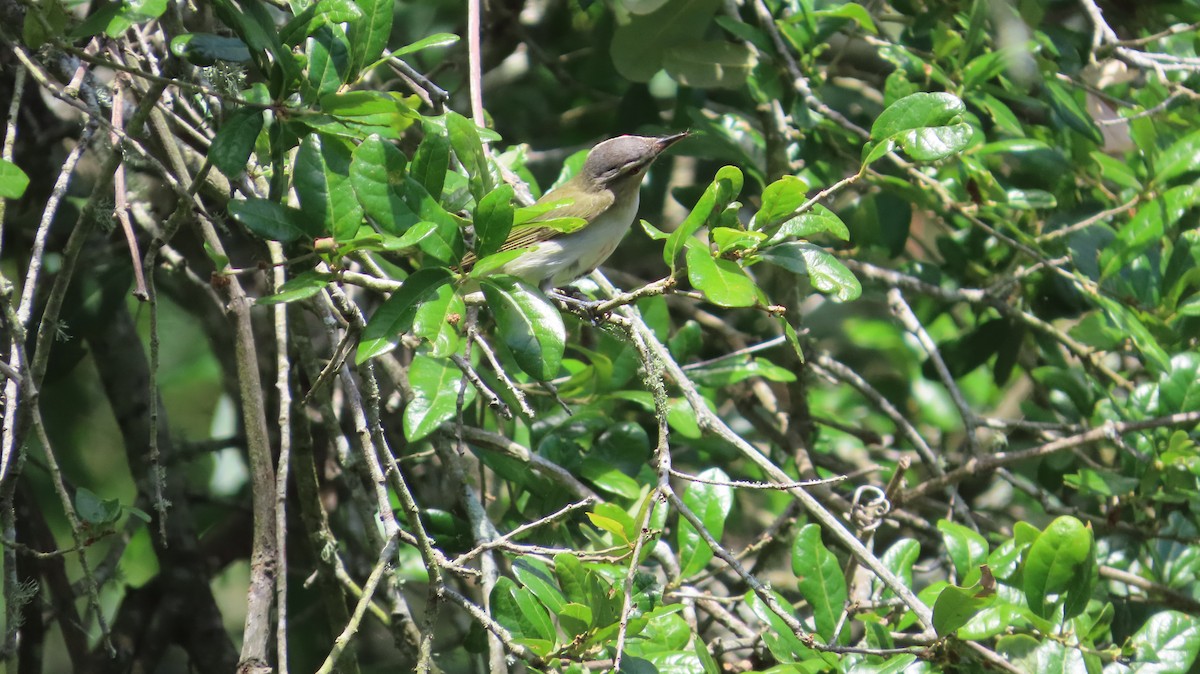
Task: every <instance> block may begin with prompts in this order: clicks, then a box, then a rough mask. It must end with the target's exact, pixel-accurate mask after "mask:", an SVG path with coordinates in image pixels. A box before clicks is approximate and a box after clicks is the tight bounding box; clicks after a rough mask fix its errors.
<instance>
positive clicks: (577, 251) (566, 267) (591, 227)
mask: <svg viewBox="0 0 1200 674" xmlns="http://www.w3.org/2000/svg"><path fill="white" fill-rule="evenodd" d="M687 135H688V134H687V132H683V133H676V134H671V135H667V136H632V135H626V136H617V137H616V138H609V139H608V140H605V141H603V142H601V143H599V144H597V145H596V146H595V147H593V148H592V149H591V151H590V152H588V155H587V158H586V159H585V160H584V162H583V167H582V168H581V169H580V171H579V173H578V174H576V175H575V177H573V178H571V179H570V180H568V181H567V182H565V183H563V184H562V185H560V186H559V187H557V188H555V189H553V190H550V191H549V192H547V193H546V194H544V195H542V198H540V199H538V200H537V203H536V204H535V206H536V205H537V204H550V203H555V202H564V203H562V204H561V205H559V206H556V207H554V208H552V209H550V210H549V211H547V212H546V213H544V214H541V215H539V216H537V217H536V218H534V219H533V220H531V221H530V222H528V223H524V224H522V225H518V226H516V227H513V229H512V231H511V232H510V233H509V235H508V238H507V239H506V240H505V241H504V243H503V244H502V245H501V246H500V249H499V250H498V251H497V252H505V251H511V250H517V249H520V248H527V249H528V250H526V251H525V253H524V254H522V255H520V256H519V257H517V258H516V259H514V260H511V261H509V262H507V263H505V264H504V265H502V266H500V267H498V268H497V269H496V270H494V271H493V272H492V273H496V274H511V275H513V276H516V277H518V278H520V279H521V280H523V281H525V282H526V283H528V284H530V285H533V286H537V287H539V288H541V289H542V290H549V289H552V288H562V287H564V286H566V285H567V284H569V283H571V282H572V281H574V280H575V279H578V278H579V277H581V276H585V275H587V274H589V273H591V272H592V271H593V270H595V269H596V267H599V266H600V265H601V264H603V263H604V261H605V260H607V259H608V258H609V256H611V255H612V254H613V251H614V250H616V248H617V244H619V243H621V239H623V238H624V237H625V233H626V232H628V231H629V228H630V226H631V225H632V224H633V221H634V218H636V217H637V211H638V204H639V201H640V196H639V188H640V187H641V184H642V178H643V177H645V175H646V170H647V169H649V168H650V165H651V164H653V163H654V160H655V159H657V158H658V156H659V155H660V154H662V153H663V151H664V150H666V149H667V148H668V147H671V146H672V145H674V144H675V143H677V142H679V141H680V140H682V139H684V138H686V137H687ZM559 218H580V219H582V220H583V221H584V224H583V225H582V226H580V227H579V228H577V229H574V230H571V231H563V230H561V229H558V228H554V227H549V226H545V225H539V224H538V223H539V222H545V221H547V220H551V219H559ZM475 262H477V258H476V256H475V254H474V253H468V254H467V255H466V256H464V257H463V259H462V261H461V262H460V263H459V270H460V271H462V272H464V273H465V272H468V271H470V269H471V267H472V266H474V264H475Z"/></svg>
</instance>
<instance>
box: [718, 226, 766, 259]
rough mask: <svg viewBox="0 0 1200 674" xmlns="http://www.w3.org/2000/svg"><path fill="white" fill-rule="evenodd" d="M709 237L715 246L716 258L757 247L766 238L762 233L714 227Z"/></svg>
mask: <svg viewBox="0 0 1200 674" xmlns="http://www.w3.org/2000/svg"><path fill="white" fill-rule="evenodd" d="M709 236H710V237H711V238H712V241H713V243H715V244H717V257H723V256H725V255H726V254H727V253H730V252H733V251H745V250H750V249H753V248H756V247H758V244H759V243H761V242H762V241H763V240H765V239H766V238H767V235H766V234H763V233H762V232H754V231H746V230H744V229H734V228H733V227H714V228H713V230H712V231H711V232H709Z"/></svg>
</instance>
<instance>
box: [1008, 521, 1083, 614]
mask: <svg viewBox="0 0 1200 674" xmlns="http://www.w3.org/2000/svg"><path fill="white" fill-rule="evenodd" d="M1093 545H1094V544H1093V541H1092V531H1091V529H1090V528H1088V527H1086V526H1084V525H1083V523H1081V522H1080V521H1079V520H1077V519H1075V518H1073V517H1068V516H1063V517H1059V518H1058V519H1056V520H1054V521H1053V522H1051V523H1050V526H1048V527H1046V530H1045V531H1043V532H1042V534H1041V535H1040V536H1038V538H1037V540H1036V541H1034V542H1033V545H1032V546H1030V548H1029V555H1028V557H1027V558H1026V560H1025V566H1024V573H1023V576H1024V589H1025V596H1026V598H1027V599H1028V602H1029V608H1031V609H1033V612H1034V613H1035V614H1036V615H1038V616H1041V617H1043V618H1048V619H1049V618H1052V615H1053V611H1054V608H1055V607H1056V606H1059V605H1062V604H1063V603H1064V601H1065V602H1067V603H1069V604H1071V605H1074V606H1078V605H1079V604H1086V600H1087V597H1088V596H1089V595H1090V591H1091V582H1090V581H1091V578H1092V574H1093V573H1094V572H1095V569H1094V568H1093V567H1094V565H1095V550H1094V549H1093ZM1081 595H1082V596H1081ZM1078 607H1079V608H1080V609H1081V608H1082V607H1081V606H1078ZM1076 613H1078V612H1077V611H1076V612H1075V613H1072V612H1071V611H1070V610H1069V607H1068V613H1067V615H1066V617H1067V618H1070V617H1071V616H1072V615H1074V614H1076Z"/></svg>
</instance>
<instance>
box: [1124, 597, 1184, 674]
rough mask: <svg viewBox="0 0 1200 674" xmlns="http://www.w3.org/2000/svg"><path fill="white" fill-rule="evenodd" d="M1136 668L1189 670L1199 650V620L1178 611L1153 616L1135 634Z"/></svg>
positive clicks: (1174, 670)
mask: <svg viewBox="0 0 1200 674" xmlns="http://www.w3.org/2000/svg"><path fill="white" fill-rule="evenodd" d="M1130 643H1131V645H1132V646H1133V647H1134V648H1135V649H1136V653H1137V655H1136V659H1135V660H1134V663H1133V664H1134V671H1137V672H1163V673H1166V672H1189V671H1191V670H1192V665H1193V664H1194V663H1195V662H1196V654H1197V652H1200V620H1197V619H1196V618H1195V617H1194V616H1190V615H1187V614H1186V613H1180V612H1178V611H1162V612H1160V613H1156V614H1154V615H1153V616H1151V618H1150V620H1147V621H1146V624H1145V625H1143V626H1142V628H1141V629H1140V630H1138V631H1137V633H1136V634H1134V635H1133V638H1132V639H1131V640H1130Z"/></svg>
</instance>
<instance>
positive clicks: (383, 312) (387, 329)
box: [354, 268, 452, 363]
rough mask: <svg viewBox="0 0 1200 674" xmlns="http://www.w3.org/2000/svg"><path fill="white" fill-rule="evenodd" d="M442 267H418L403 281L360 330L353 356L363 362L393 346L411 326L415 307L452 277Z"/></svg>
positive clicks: (358, 361) (356, 360) (357, 360)
mask: <svg viewBox="0 0 1200 674" xmlns="http://www.w3.org/2000/svg"><path fill="white" fill-rule="evenodd" d="M451 278H452V277H451V275H450V272H448V271H446V270H445V269H438V268H431V269H421V270H419V271H417V272H415V273H413V275H412V276H409V277H408V278H407V279H405V280H404V284H403V285H401V286H400V289H399V290H397V291H396V292H394V293H392V296H391V297H389V298H388V299H387V301H385V302H384V303H383V304H381V305H380V306H379V308H378V309H376V310H375V313H374V314H372V315H371V318H370V320H368V321H367V327H366V328H364V329H363V334H362V338H361V339H360V340H359V343H358V351H357V353H356V355H355V357H354V360H355V362H356V363H362V362H364V361H366V360H368V359H371V358H374V357H375V356H378V355H381V354H384V353H387V352H388V351H391V350H392V349H394V348H395V347H396V343H397V341H398V340H399V339H400V336H401V335H402V334H404V333H406V332H408V331H409V330H411V329H412V322H413V318H414V316H415V313H416V309H417V306H418V305H419V304H420V303H421V301H423V300H424V299H425V298H426V297H427V296H428V295H430V294H432V293H433V292H434V291H435V290H437V288H438V287H439V286H441V285H444V284H446V283H448V282H449V281H450V279H451Z"/></svg>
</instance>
